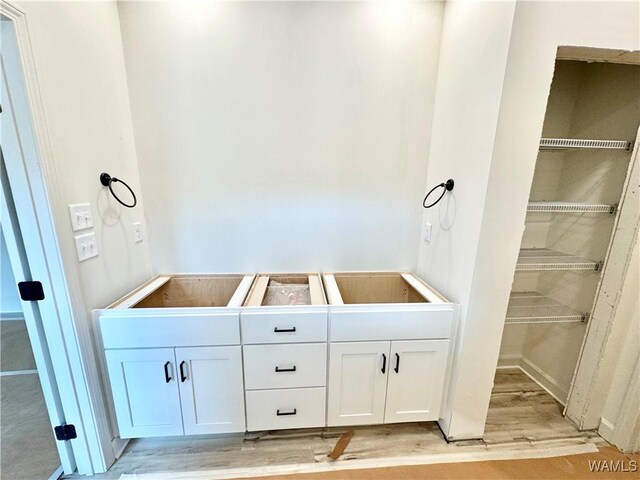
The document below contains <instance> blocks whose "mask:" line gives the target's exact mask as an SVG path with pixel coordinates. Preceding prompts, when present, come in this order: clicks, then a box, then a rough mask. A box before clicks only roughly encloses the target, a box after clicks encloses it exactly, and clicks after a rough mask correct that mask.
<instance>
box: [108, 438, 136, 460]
mask: <svg viewBox="0 0 640 480" xmlns="http://www.w3.org/2000/svg"><path fill="white" fill-rule="evenodd" d="M130 441H131V439H129V438H120V437H116V438H114V439H113V440H111V449H112V450H113V455H114V457H116V459H118V458H120V457H121V456H122V453H123V452H124V449H125V448H127V445H129V442H130Z"/></svg>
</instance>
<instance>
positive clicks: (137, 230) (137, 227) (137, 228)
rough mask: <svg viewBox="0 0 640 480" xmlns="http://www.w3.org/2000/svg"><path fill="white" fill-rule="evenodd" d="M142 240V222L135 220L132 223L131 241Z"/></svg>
mask: <svg viewBox="0 0 640 480" xmlns="http://www.w3.org/2000/svg"><path fill="white" fill-rule="evenodd" d="M142 240H144V235H143V234H142V222H135V223H134V224H133V241H134V242H135V243H140V242H141V241H142Z"/></svg>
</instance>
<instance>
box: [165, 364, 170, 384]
mask: <svg viewBox="0 0 640 480" xmlns="http://www.w3.org/2000/svg"><path fill="white" fill-rule="evenodd" d="M169 365H171V362H167V363H165V364H164V381H165V383H169V382H170V381H171V377H170V376H169Z"/></svg>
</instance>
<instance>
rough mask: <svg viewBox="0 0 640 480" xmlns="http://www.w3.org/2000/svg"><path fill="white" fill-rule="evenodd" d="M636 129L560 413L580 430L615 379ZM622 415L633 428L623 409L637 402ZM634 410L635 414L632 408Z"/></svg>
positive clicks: (636, 163)
mask: <svg viewBox="0 0 640 480" xmlns="http://www.w3.org/2000/svg"><path fill="white" fill-rule="evenodd" d="M638 157H640V128H639V129H638V131H637V134H636V138H635V142H634V146H633V151H632V153H631V159H630V161H629V167H628V169H627V177H626V179H625V183H624V187H623V190H622V195H621V197H620V198H621V200H620V205H619V206H618V208H619V211H618V215H617V216H616V219H615V222H614V226H613V232H612V234H611V240H610V242H609V248H608V249H607V256H606V258H605V261H604V266H603V269H602V278H601V279H600V282H599V284H598V291H597V293H596V297H595V300H594V303H593V308H592V309H591V312H593V313H592V315H591V318H590V319H589V324H588V326H587V331H586V333H585V338H584V341H583V343H582V348H581V350H580V356H579V358H578V362H577V364H576V368H575V371H574V374H573V381H572V382H571V387H570V389H569V396H568V399H567V406H566V408H565V410H564V413H565V415H566V416H567V417H569V419H570V420H571V421H572V422H574V423H575V424H576V425H577V427H578V429H580V430H594V429H597V428H598V427H599V426H600V419H601V416H602V411H603V409H604V405H605V402H606V399H607V392H608V391H609V388H610V386H611V380H612V377H613V371H612V367H613V365H612V362H610V361H605V360H608V359H609V357H610V356H611V355H612V354H614V353H615V352H616V351H617V348H618V347H617V346H616V345H613V342H612V339H611V332H612V329H613V327H614V326H615V324H616V310H617V306H618V303H619V301H620V292H622V290H623V286H624V283H625V279H626V277H627V272H628V270H629V268H630V267H631V266H632V265H631V264H630V261H631V256H632V254H633V247H634V245H635V243H636V242H637V241H638V225H639V224H640V209H639V208H638V200H639V198H640V193H639V192H638V189H637V188H636V182H637V179H638V178H639V177H640V159H639V158H638ZM622 408H623V410H624V411H625V415H626V418H629V419H631V418H635V423H636V425H635V428H639V427H638V422H640V419H639V418H638V416H637V415H636V416H635V417H634V416H633V415H632V413H629V412H626V410H629V409H631V410H633V409H635V408H636V407H635V405H632V404H626V403H625V404H623V407H622ZM636 413H637V412H636Z"/></svg>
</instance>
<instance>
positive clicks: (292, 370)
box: [276, 365, 296, 373]
mask: <svg viewBox="0 0 640 480" xmlns="http://www.w3.org/2000/svg"><path fill="white" fill-rule="evenodd" d="M295 371H296V366H295V365H294V366H293V367H291V368H280V367H276V373H280V372H295Z"/></svg>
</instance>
